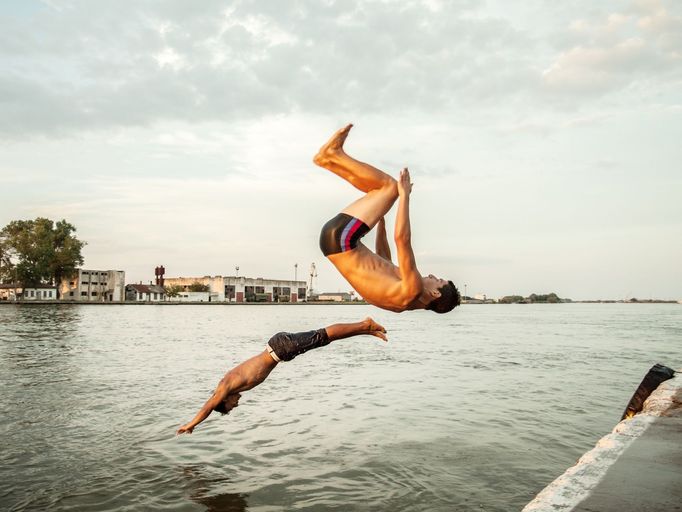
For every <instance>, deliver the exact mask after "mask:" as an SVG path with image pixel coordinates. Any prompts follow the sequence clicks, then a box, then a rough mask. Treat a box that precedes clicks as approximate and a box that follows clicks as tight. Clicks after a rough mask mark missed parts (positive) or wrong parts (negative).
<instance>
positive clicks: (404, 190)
mask: <svg viewBox="0 0 682 512" xmlns="http://www.w3.org/2000/svg"><path fill="white" fill-rule="evenodd" d="M352 126H353V125H352V124H349V125H348V126H346V127H345V128H342V129H341V130H339V131H338V132H336V133H335V134H334V135H333V136H332V138H331V139H329V141H328V142H327V143H326V144H325V145H324V146H322V148H320V151H319V152H318V153H317V155H315V157H314V158H313V161H314V162H315V163H316V164H317V165H319V166H320V167H324V168H325V169H328V170H330V171H332V172H333V173H334V174H336V175H337V176H340V177H341V178H343V179H344V180H346V181H347V182H348V183H350V184H351V185H353V186H354V187H355V188H357V189H359V190H361V191H362V192H364V193H365V195H364V196H363V197H361V198H360V199H358V200H357V201H355V202H354V203H351V204H350V205H348V206H347V207H346V208H345V209H344V210H343V211H342V212H341V213H340V214H339V215H337V216H336V217H334V218H333V219H331V220H330V221H329V222H327V223H326V224H325V225H324V227H323V228H322V233H321V234H320V248H321V249H322V252H323V253H324V255H325V256H326V257H327V258H328V259H329V261H331V262H332V263H333V264H334V266H335V267H336V268H337V269H338V271H339V272H341V274H342V275H343V277H345V278H346V280H347V281H348V282H349V283H350V285H351V286H352V287H353V288H355V290H356V291H357V292H358V293H359V294H360V295H362V297H363V298H364V299H365V300H366V301H367V302H369V303H370V304H373V305H374V306H377V307H380V308H383V309H387V310H389V311H394V312H397V313H399V312H401V311H405V310H412V309H429V310H431V311H435V312H436V313H447V312H448V311H451V310H452V309H453V308H454V307H455V306H457V305H459V303H460V295H459V292H458V291H457V288H456V287H455V285H454V284H452V281H446V280H444V279H439V278H437V277H435V276H434V275H431V274H429V275H428V276H426V277H422V275H421V274H420V273H419V270H418V269H417V263H416V262H415V258H414V252H413V251H412V242H411V233H410V193H411V191H412V183H411V182H410V173H409V171H408V170H407V168H405V169H404V170H403V171H402V172H401V173H400V179H399V181H396V180H395V179H393V178H392V177H391V176H389V175H388V174H386V173H385V172H383V171H380V170H379V169H377V168H375V167H372V166H371V165H369V164H366V163H363V162H360V161H358V160H355V159H354V158H352V157H350V156H348V154H346V152H345V151H344V150H343V143H344V141H345V140H346V137H347V136H348V132H349V131H350V129H351V128H352ZM397 198H400V200H399V202H398V213H397V216H396V221H395V231H394V238H395V244H396V248H397V250H398V265H397V266H396V265H394V264H393V262H392V261H391V251H390V248H389V246H388V240H387V238H386V226H385V222H384V215H385V214H386V212H388V211H389V210H390V209H391V207H392V206H393V203H394V202H395V200H396V199H397ZM374 226H377V236H376V252H372V251H371V250H369V249H368V248H367V247H366V246H365V245H363V244H362V243H361V242H360V239H361V238H362V237H363V236H364V235H365V234H367V232H369V230H371V229H372V228H373V227H374Z"/></svg>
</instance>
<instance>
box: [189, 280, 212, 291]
mask: <svg viewBox="0 0 682 512" xmlns="http://www.w3.org/2000/svg"><path fill="white" fill-rule="evenodd" d="M187 289H188V290H189V291H190V292H207V291H209V290H210V288H209V286H208V285H207V284H202V283H200V282H199V281H194V282H193V283H192V284H190V285H189V286H188V287H187Z"/></svg>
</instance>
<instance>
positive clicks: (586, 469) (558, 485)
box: [523, 370, 682, 512]
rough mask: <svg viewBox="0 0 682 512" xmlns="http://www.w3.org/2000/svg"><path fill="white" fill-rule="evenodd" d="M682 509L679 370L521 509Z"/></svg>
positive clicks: (534, 511) (576, 511)
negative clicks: (636, 411)
mask: <svg viewBox="0 0 682 512" xmlns="http://www.w3.org/2000/svg"><path fill="white" fill-rule="evenodd" d="M654 510H655V511H656V512H660V511H663V510H665V511H675V510H682V374H681V373H680V370H678V371H677V373H676V374H675V376H674V377H673V378H672V379H670V380H667V381H665V382H663V383H662V384H660V385H659V386H658V388H656V390H655V391H653V393H651V395H650V396H649V398H647V399H646V401H645V402H644V406H643V409H642V411H641V412H639V413H637V414H636V415H635V416H633V417H631V418H628V419H625V420H623V421H621V422H620V423H618V425H616V427H615V428H614V429H613V431H612V432H611V433H610V434H608V435H606V436H604V437H602V438H601V439H600V440H599V442H597V445H596V446H595V447H594V448H593V449H592V450H590V451H589V452H587V453H586V454H585V455H583V456H582V457H581V458H580V459H579V460H578V462H577V463H576V465H575V466H573V467H572V468H570V469H568V470H567V471H566V472H565V473H564V474H563V475H561V476H560V477H559V478H557V479H556V480H554V482H552V483H551V484H549V485H548V486H547V487H546V488H545V489H544V490H543V491H542V492H540V494H538V495H537V496H536V497H535V499H534V500H533V501H531V502H530V503H529V504H528V505H526V506H525V507H524V509H523V512H556V511H562V512H612V511H613V512H629V511H632V512H635V511H636V512H646V511H654Z"/></svg>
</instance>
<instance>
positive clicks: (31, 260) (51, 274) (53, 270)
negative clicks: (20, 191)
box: [0, 217, 85, 286]
mask: <svg viewBox="0 0 682 512" xmlns="http://www.w3.org/2000/svg"><path fill="white" fill-rule="evenodd" d="M75 232H76V228H75V227H74V226H73V225H72V224H69V223H68V222H66V221H65V220H60V221H58V222H56V223H55V222H54V221H52V220H50V219H46V218H44V217H38V218H37V219H35V220H13V221H12V222H10V223H9V224H7V225H6V226H5V227H4V228H2V231H0V252H1V253H2V254H1V255H0V258H1V260H2V264H1V266H2V268H3V269H4V268H5V262H8V263H9V267H10V269H11V272H12V273H13V275H14V277H15V278H16V280H17V281H18V282H20V283H21V284H22V285H24V286H36V285H39V284H41V283H44V282H46V283H51V284H55V285H58V284H59V282H60V281H61V280H62V278H63V277H67V276H70V275H72V274H73V273H74V272H75V271H76V269H77V268H78V266H79V265H82V264H83V256H82V254H81V250H82V249H83V247H84V246H85V242H82V241H80V240H78V239H77V238H76V237H75V236H74V233H75ZM5 273H6V272H5ZM2 278H3V279H7V276H4V275H3V276H2Z"/></svg>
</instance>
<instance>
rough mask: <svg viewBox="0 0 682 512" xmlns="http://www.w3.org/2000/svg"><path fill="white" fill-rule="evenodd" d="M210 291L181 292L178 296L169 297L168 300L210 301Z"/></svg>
mask: <svg viewBox="0 0 682 512" xmlns="http://www.w3.org/2000/svg"><path fill="white" fill-rule="evenodd" d="M210 296H211V293H210V292H179V293H178V296H177V297H169V298H168V300H177V301H179V302H209V299H210Z"/></svg>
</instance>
